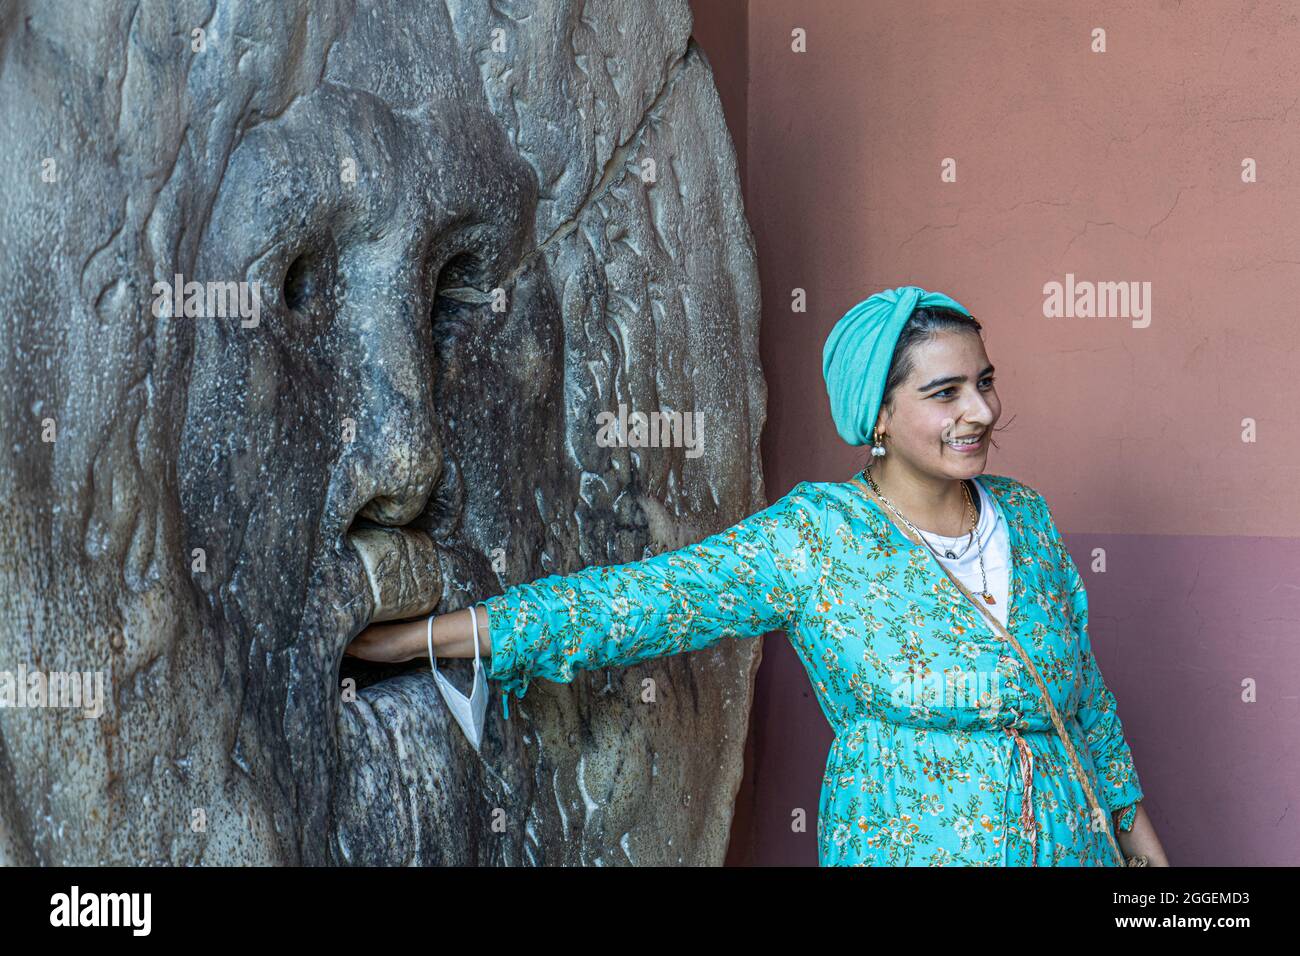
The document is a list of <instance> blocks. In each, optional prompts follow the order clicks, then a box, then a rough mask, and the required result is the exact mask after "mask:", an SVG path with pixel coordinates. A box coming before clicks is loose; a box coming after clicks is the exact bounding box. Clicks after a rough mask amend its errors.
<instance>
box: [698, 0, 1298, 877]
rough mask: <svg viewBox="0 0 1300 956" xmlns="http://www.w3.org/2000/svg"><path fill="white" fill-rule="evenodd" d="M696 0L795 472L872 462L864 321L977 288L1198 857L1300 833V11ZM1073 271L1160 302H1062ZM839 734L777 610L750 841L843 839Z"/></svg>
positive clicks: (1167, 826)
mask: <svg viewBox="0 0 1300 956" xmlns="http://www.w3.org/2000/svg"><path fill="white" fill-rule="evenodd" d="M693 6H694V9H695V12H696V18H697V19H696V39H697V40H698V41H699V42H700V44H701V46H702V48H703V49H704V50H705V53H706V55H708V56H709V59H710V62H711V63H712V65H713V67H714V70H715V72H716V73H717V74H718V77H719V85H720V87H723V102H724V108H725V109H726V111H727V118H728V122H729V124H730V126H731V129H732V132H733V136H735V137H736V140H737V145H738V154H739V155H740V156H741V160H742V163H743V164H744V170H743V179H744V183H745V201H746V209H747V214H748V218H749V222H750V224H751V226H752V228H753V230H754V233H755V239H756V242H757V246H758V254H759V265H760V272H761V281H762V294H763V328H762V341H761V350H762V356H763V362H764V367H765V371H766V375H767V382H768V386H769V407H768V423H767V428H766V430H765V432H764V438H763V442H764V446H763V447H764V458H765V469H766V480H767V491H768V497H769V499H775V498H777V497H779V496H780V495H782V494H784V493H785V492H786V491H788V490H789V489H790V488H791V487H793V486H794V485H795V484H796V483H798V482H799V481H801V480H804V479H808V480H844V479H846V478H847V477H848V476H849V475H850V474H852V473H853V472H854V471H855V470H857V468H858V467H860V466H861V465H862V464H863V462H864V455H865V452H866V450H865V449H862V448H850V447H849V446H847V445H845V444H843V442H841V441H840V439H839V438H838V436H837V435H836V433H835V431H834V427H833V425H832V423H831V419H830V413H829V409H828V407H827V401H826V396H825V392H824V390H823V386H822V380H821V348H822V344H823V342H824V341H825V338H826V335H827V333H828V332H829V330H830V328H831V326H832V325H834V323H835V321H836V320H837V319H838V318H839V316H840V315H842V314H843V313H844V311H845V310H847V309H848V308H849V307H850V306H852V305H853V304H854V303H856V302H858V301H860V300H861V299H863V298H865V297H866V296H868V295H870V294H871V293H873V292H875V291H878V290H879V289H881V288H885V287H891V286H898V285H906V284H915V285H920V286H923V287H925V288H927V289H937V290H940V291H943V292H946V293H947V294H949V295H951V296H953V297H954V298H956V299H958V300H959V301H961V302H962V303H963V304H964V305H966V307H967V308H968V309H970V310H971V311H972V312H973V313H974V314H975V315H976V316H978V317H979V318H980V320H981V322H982V323H983V324H984V326H985V343H986V348H987V349H988V352H989V356H990V359H991V360H992V361H993V363H994V364H995V365H996V366H997V370H998V391H999V394H1000V396H1001V398H1002V403H1003V417H1002V420H1001V422H1000V423H999V424H1000V425H1005V424H1006V423H1007V422H1009V421H1011V420H1012V419H1013V418H1014V422H1013V423H1012V424H1011V426H1010V428H1008V429H1006V430H1005V431H1000V432H999V433H998V437H997V441H998V444H999V445H1000V446H1001V447H1000V449H997V450H994V451H993V453H992V456H991V458H990V462H989V468H988V470H989V472H991V473H994V474H1006V475H1011V476H1013V477H1015V478H1018V479H1020V480H1021V481H1024V482H1026V483H1028V484H1029V485H1031V486H1032V487H1034V488H1037V489H1038V490H1040V491H1041V492H1042V493H1043V494H1044V495H1045V496H1046V498H1047V500H1048V502H1049V504H1050V505H1051V507H1052V510H1053V512H1054V514H1055V517H1056V520H1057V523H1058V524H1059V526H1060V527H1061V529H1062V531H1063V532H1064V533H1065V535H1066V539H1067V542H1068V544H1069V547H1070V549H1071V551H1072V553H1073V554H1074V557H1075V560H1076V562H1077V563H1078V565H1079V567H1080V569H1081V570H1082V571H1083V573H1084V578H1085V582H1086V584H1087V586H1088V592H1089V597H1090V601H1091V608H1092V611H1091V628H1092V638H1093V643H1094V646H1095V647H1096V650H1097V656H1098V659H1099V661H1100V663H1101V667H1102V670H1103V673H1104V675H1105V677H1106V679H1107V683H1108V684H1109V686H1110V688H1111V690H1112V691H1113V692H1114V693H1115V695H1116V698H1117V699H1118V702H1119V712H1120V716H1121V719H1122V720H1123V722H1124V726H1125V729H1126V731H1127V735H1128V738H1129V742H1130V744H1131V745H1132V748H1133V751H1134V755H1135V759H1136V761H1137V768H1138V773H1139V775H1140V777H1141V780H1142V784H1143V787H1144V789H1145V791H1146V794H1147V799H1146V802H1145V805H1146V807H1147V810H1148V812H1149V813H1150V814H1151V816H1152V819H1153V821H1154V823H1155V825H1156V828H1157V830H1158V832H1159V833H1160V836H1161V839H1162V840H1163V842H1164V844H1165V848H1166V850H1167V851H1168V853H1169V856H1170V859H1171V862H1173V863H1174V864H1175V865H1201V864H1242V865H1282V864H1285V865H1294V864H1296V863H1297V862H1300V806H1295V807H1293V806H1292V804H1293V803H1300V801H1298V800H1297V797H1300V760H1297V748H1298V747H1300V744H1297V740H1296V733H1295V731H1296V728H1297V726H1298V724H1300V720H1298V718H1300V481H1298V479H1300V428H1298V427H1297V426H1296V425H1295V423H1294V420H1293V416H1294V414H1295V409H1296V408H1297V407H1300V375H1298V374H1296V370H1297V367H1298V366H1300V362H1298V361H1297V359H1298V358H1300V355H1298V349H1300V331H1298V330H1297V321H1298V319H1297V308H1296V306H1295V304H1294V303H1295V301H1296V299H1297V295H1296V293H1297V291H1298V290H1300V229H1298V228H1297V227H1296V226H1295V209H1296V208H1300V187H1298V186H1297V176H1296V170H1297V168H1298V164H1300V123H1298V121H1300V109H1298V108H1297V93H1296V92H1295V91H1296V90H1298V89H1300V58H1297V57H1296V56H1295V55H1294V52H1293V51H1294V50H1295V49H1297V47H1300V8H1298V7H1296V6H1295V5H1294V4H1292V3H1288V2H1283V0H1261V2H1258V3H1254V4H1241V3H1237V2H1227V0H1209V2H1198V3H1196V4H1191V3H1179V2H1175V0H1168V2H1152V3H1146V4H1130V3H1122V2H1097V3H1088V4H1078V5H1071V4H1049V3H1042V2H1034V0H1024V2H1013V0H999V2H992V0H988V2H975V3H953V2H939V0H909V2H907V3H897V2H889V0H805V2H803V3H800V4H797V5H796V4H790V3H786V2H780V0H750V2H748V3H747V4H746V3H743V2H719V3H715V2H711V0H696V2H695V3H694V4H693ZM794 30H802V31H805V36H806V44H807V52H803V53H796V52H794V51H793V50H792V49H791V44H792V31H794ZM1098 30H1102V31H1104V40H1105V47H1106V48H1105V52H1094V50H1093V47H1094V45H1095V43H1096V42H1097V41H1096V33H1095V31H1098ZM741 111H743V115H742V112H741ZM946 161H949V162H951V163H955V170H956V181H954V182H946V181H944V178H943V172H944V163H945V162H946ZM1244 164H1246V165H1244ZM1247 166H1253V168H1254V171H1255V178H1256V181H1254V182H1247V181H1244V180H1243V172H1244V170H1246V168H1247ZM1067 276H1072V277H1073V281H1074V282H1076V283H1081V282H1084V281H1090V282H1132V283H1137V286H1136V288H1137V289H1139V290H1143V289H1146V288H1149V289H1150V312H1149V314H1148V316H1146V317H1141V316H1139V315H1136V314H1133V313H1132V312H1130V314H1128V315H1122V316H1114V317H1101V318H1087V317H1077V316H1071V317H1060V318H1049V317H1046V316H1045V315H1044V301H1045V296H1044V287H1045V285H1046V284H1047V283H1050V282H1060V283H1066V282H1067V281H1069V280H1068V279H1067ZM1145 283H1150V285H1149V286H1145V285H1144V284H1145ZM795 289H803V290H806V294H807V300H808V311H807V312H806V313H804V312H793V311H792V310H791V306H790V303H791V297H792V292H793V290H795ZM1252 427H1253V435H1252V434H1251V433H1250V429H1251V428H1252ZM1243 436H1244V437H1243ZM1094 549H1105V554H1106V563H1107V570H1106V571H1105V573H1095V572H1092V571H1091V570H1090V569H1091V566H1092V563H1093V562H1092V556H1093V553H1094ZM1249 684H1253V685H1254V687H1255V697H1256V699H1255V700H1254V701H1253V702H1247V701H1246V700H1243V696H1244V695H1245V685H1249ZM830 741H831V732H830V729H829V727H828V726H827V725H826V722H825V719H824V718H823V717H822V715H821V713H820V711H819V710H818V708H817V705H816V703H815V702H814V700H813V698H812V694H811V690H810V688H809V687H808V684H807V677H806V675H805V674H804V671H803V668H802V667H801V665H800V664H799V661H798V659H797V658H796V656H795V655H794V653H793V651H792V650H791V649H790V647H789V645H788V643H787V642H786V641H785V639H784V637H783V636H774V637H771V638H769V639H768V640H767V643H766V650H765V653H764V660H763V664H762V667H761V668H760V671H759V685H758V692H757V696H756V701H755V712H754V715H753V722H752V727H751V740H750V749H749V751H748V758H747V770H746V780H745V785H744V787H743V788H742V792H741V796H740V799H739V802H738V807H737V817H736V824H735V827H734V829H733V841H732V850H731V853H730V856H729V861H730V862H733V863H742V864H783V863H793V864H809V865H813V864H815V863H816V846H815V819H816V817H815V814H816V808H817V797H818V792H819V788H820V785H821V776H822V770H823V767H824V762H825V757H826V751H827V747H828V746H829V744H830ZM799 808H802V809H804V810H805V811H806V812H807V816H808V820H809V826H808V830H807V832H802V833H801V832H792V828H791V818H792V813H793V812H794V811H795V810H796V809H799Z"/></svg>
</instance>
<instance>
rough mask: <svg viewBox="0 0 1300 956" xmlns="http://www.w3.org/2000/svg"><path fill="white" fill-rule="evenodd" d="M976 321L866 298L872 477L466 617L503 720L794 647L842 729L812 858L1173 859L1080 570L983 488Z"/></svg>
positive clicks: (1041, 505) (953, 861)
mask: <svg viewBox="0 0 1300 956" xmlns="http://www.w3.org/2000/svg"><path fill="white" fill-rule="evenodd" d="M979 330H980V326H979V323H977V322H976V321H975V320H974V319H973V318H972V317H970V315H969V314H968V313H967V312H966V310H965V309H964V308H962V307H961V306H960V304H958V303H956V302H955V301H954V300H951V299H949V298H948V297H946V296H942V295H940V294H937V293H927V292H925V291H924V290H921V289H918V288H917V287H915V286H907V287H903V288H900V289H893V290H887V291H886V292H882V293H879V294H878V295H876V296H873V297H871V299H868V300H866V302H864V303H860V304H859V306H856V307H855V308H854V309H853V310H851V311H850V312H849V313H848V314H847V315H846V316H845V318H844V319H843V320H841V323H840V324H839V325H837V326H836V329H835V331H834V332H833V333H832V334H831V337H830V339H829V340H828V342H827V349H826V353H825V363H824V371H825V373H826V379H827V387H828V389H829V390H830V393H831V408H832V412H833V413H834V415H835V418H836V427H837V429H838V430H839V432H840V434H841V436H843V437H845V439H846V440H848V441H849V442H850V444H856V445H860V444H864V443H865V442H866V441H867V439H868V436H872V437H874V445H873V447H872V455H871V458H872V462H873V464H872V465H871V466H870V467H869V468H864V469H863V471H862V472H861V473H860V476H857V477H855V478H854V479H853V480H850V481H843V482H811V481H803V482H800V483H799V484H798V485H796V486H795V488H794V489H793V490H791V491H790V492H789V493H788V494H786V495H785V496H784V497H782V498H781V499H779V500H778V501H776V502H775V503H773V504H772V505H770V506H768V507H767V508H765V509H764V510H762V511H760V512H758V513H756V514H753V515H750V516H749V517H748V518H745V519H744V520H743V521H741V522H739V523H737V524H736V525H734V526H732V527H730V528H727V529H725V530H723V531H720V532H718V533H716V534H713V535H711V536H709V537H707V538H705V539H704V540H702V541H700V542H698V543H696V544H692V545H688V546H687V547H684V548H680V549H678V550H676V551H671V552H668V553H665V554H660V555H657V556H655V557H652V558H649V559H647V560H644V561H637V562H632V563H629V564H623V565H618V566H614V567H588V568H584V569H583V570H581V571H578V572H576V573H574V574H568V575H558V574H557V575H550V576H548V577H545V578H542V579H540V580H537V581H534V582H531V583H521V584H516V585H514V586H512V587H509V588H507V589H506V590H505V592H504V593H503V594H501V595H498V596H495V597H490V598H487V599H486V600H483V601H481V602H479V605H480V606H481V607H482V608H483V609H484V610H485V611H486V613H485V614H481V615H477V618H478V621H477V623H478V627H479V632H478V637H479V639H480V653H490V654H491V670H490V676H491V677H492V678H493V679H495V680H497V681H499V682H501V683H502V684H503V689H504V691H505V694H504V697H503V706H505V707H506V710H505V715H506V716H507V717H508V716H509V710H508V700H509V695H510V693H511V692H512V691H513V692H514V693H515V694H516V696H517V697H519V698H523V697H524V695H525V693H526V690H527V688H528V685H529V683H530V681H531V680H533V679H535V678H543V679H546V680H550V681H556V682H560V683H568V682H570V681H572V680H573V679H574V678H575V676H576V674H577V673H578V672H579V671H584V670H594V669H599V668H606V667H628V666H631V665H634V664H639V663H643V662H646V661H649V660H652V659H654V658H659V657H666V656H670V655H674V654H679V653H682V652H684V651H699V650H704V649H706V648H709V647H711V646H713V645H715V644H717V643H719V642H720V641H722V640H724V639H726V638H749V637H758V636H761V635H763V634H766V633H769V632H772V631H777V630H782V631H784V632H785V633H786V634H787V635H788V637H789V638H790V641H791V644H792V646H793V647H794V649H795V650H796V652H797V653H798V654H799V657H800V659H801V660H802V662H803V665H804V668H805V671H806V672H807V675H808V678H809V681H810V682H811V684H812V687H813V688H814V690H815V691H816V695H817V700H818V703H819V705H820V706H821V709H822V712H823V713H824V715H825V716H826V719H827V721H828V722H829V723H830V725H831V726H832V727H833V728H834V730H835V740H834V743H833V744H832V746H831V750H830V753H829V755H828V759H827V763H826V770H825V774H824V777H823V783H824V785H823V789H822V795H821V801H820V806H819V812H818V822H817V845H818V858H819V861H820V863H821V864H822V865H859V866H882V865H883V866H906V865H966V866H1114V865H1122V854H1119V852H1118V851H1119V844H1120V843H1122V844H1123V849H1124V850H1125V851H1127V852H1129V853H1142V854H1146V855H1147V856H1148V857H1150V859H1151V862H1152V863H1154V864H1156V865H1162V864H1166V865H1167V861H1166V860H1165V859H1164V855H1163V850H1162V849H1161V847H1160V844H1159V841H1158V839H1156V837H1155V834H1154V831H1153V830H1152V829H1151V828H1150V825H1149V821H1147V820H1146V819H1145V817H1144V815H1143V814H1142V813H1141V810H1140V807H1139V806H1138V804H1139V802H1140V801H1141V799H1142V797H1143V791H1142V788H1141V786H1140V784H1139V782H1138V776H1137V771H1136V769H1135V767H1134V764H1133V758H1132V753H1131V751H1130V749H1129V746H1128V743H1127V741H1126V740H1125V737H1124V732H1123V727H1122V725H1121V723H1120V720H1119V716H1118V713H1117V710H1116V704H1115V698H1114V697H1113V696H1112V695H1111V693H1110V691H1109V690H1108V689H1107V687H1106V684H1105V682H1104V680H1103V679H1102V676H1101V671H1100V669H1099V667H1098V664H1097V660H1096V658H1095V656H1094V655H1093V652H1092V647H1091V642H1090V640H1089V636H1088V630H1087V623H1088V606H1087V592H1086V590H1085V588H1084V585H1083V582H1082V580H1081V577H1080V575H1079V571H1078V568H1077V567H1076V566H1075V564H1074V561H1073V559H1072V558H1071V557H1070V554H1069V552H1068V551H1067V550H1066V548H1065V545H1064V543H1063V540H1062V537H1061V534H1060V532H1059V530H1058V529H1057V527H1056V524H1055V522H1054V521H1053V519H1052V516H1051V512H1050V510H1049V509H1048V507H1047V503H1046V501H1045V500H1044V499H1043V497H1042V496H1041V495H1040V494H1039V493H1038V492H1037V491H1034V490H1033V489H1032V488H1030V487H1028V486H1027V485H1025V484H1023V483H1021V482H1019V481H1017V480H1016V479H1014V478H1010V477H1005V476H998V475H989V474H985V473H984V469H985V463H986V458H987V454H988V445H989V443H990V441H991V432H992V430H993V427H994V425H995V424H996V422H997V421H998V419H999V417H1000V415H1001V410H1002V409H1001V403H1000V402H999V400H998V396H997V393H996V391H995V390H994V387H993V366H992V364H991V363H990V362H989V359H988V356H987V354H986V353H985V351H984V345H983V341H982V339H981V337H980V335H979ZM976 502H979V503H980V505H979V506H977V504H976ZM958 584H959V585H960V586H958ZM963 588H964V589H966V590H967V591H969V592H970V594H969V595H968V594H965V593H963V590H962V589H963ZM968 598H969V599H968ZM977 602H978V603H977ZM985 610H987V611H988V613H989V614H990V615H991V618H987V617H985V616H984V611H985ZM372 631H375V632H376V633H371V632H372ZM432 631H433V647H434V651H433V652H434V654H435V655H436V656H447V657H470V656H473V654H474V643H473V640H472V638H471V629H470V615H469V613H468V611H466V610H460V611H457V612H455V613H454V614H449V615H442V616H440V617H438V618H436V619H435V620H434V622H433V629H432ZM1008 638H1009V639H1008ZM424 640H425V629H424V626H423V624H422V623H421V622H415V623H413V624H410V625H392V626H389V627H388V628H387V629H385V630H376V629H375V628H372V629H370V630H368V631H367V632H364V633H363V634H362V635H361V636H360V637H359V638H358V640H357V642H355V644H354V648H350V649H349V651H350V652H353V653H358V654H362V655H365V654H370V655H378V656H377V657H375V658H372V659H383V658H382V656H383V655H391V656H389V657H388V658H387V659H390V660H409V659H413V658H415V657H418V656H421V655H422V654H427V653H428V652H427V651H426V650H425V649H424ZM1039 675H1042V676H1041V677H1040V676H1039ZM936 688H939V689H940V690H939V692H937V691H936ZM1049 701H1050V705H1049ZM1058 720H1059V721H1060V727H1059V729H1058V727H1057V721H1058ZM1067 742H1068V743H1067ZM1076 759H1077V761H1078V765H1077V769H1075V761H1076ZM1094 797H1095V798H1096V801H1097V806H1096V809H1097V810H1101V811H1102V812H1101V814H1100V815H1101V817H1103V818H1104V819H1097V817H1098V814H1097V813H1095V812H1094V810H1093V809H1092V807H1091V804H1092V801H1093V798H1094ZM1139 821H1140V826H1136V824H1138V822H1139ZM1117 833H1118V837H1117V836H1116V834H1117ZM1117 841H1118V842H1117Z"/></svg>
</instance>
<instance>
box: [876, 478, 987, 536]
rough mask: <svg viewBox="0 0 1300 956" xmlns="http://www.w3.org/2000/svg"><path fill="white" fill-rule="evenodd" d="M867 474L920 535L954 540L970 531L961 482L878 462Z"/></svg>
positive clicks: (968, 515)
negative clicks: (890, 466)
mask: <svg viewBox="0 0 1300 956" xmlns="http://www.w3.org/2000/svg"><path fill="white" fill-rule="evenodd" d="M869 473H870V475H871V478H872V480H873V481H875V483H876V487H877V488H879V489H880V493H881V494H882V495H884V496H885V497H886V498H888V499H889V500H890V501H891V502H893V504H894V507H895V508H897V509H898V510H899V511H901V512H902V513H903V515H904V516H905V517H906V518H907V520H908V521H910V522H912V524H914V525H916V527H918V528H920V529H921V530H922V531H930V532H933V533H934V534H939V535H943V536H944V537H948V538H954V537H957V536H958V535H963V534H966V533H967V532H969V531H970V530H971V521H970V512H969V510H968V509H967V506H966V492H965V491H963V490H962V482H961V479H958V478H943V477H934V476H932V475H920V474H918V473H916V472H915V471H911V470H903V469H900V468H889V467H888V466H884V465H882V464H881V463H879V462H877V463H875V464H873V465H871V466H870V467H869ZM975 493H976V492H975V491H972V500H973V499H974V495H975ZM977 514H978V509H977Z"/></svg>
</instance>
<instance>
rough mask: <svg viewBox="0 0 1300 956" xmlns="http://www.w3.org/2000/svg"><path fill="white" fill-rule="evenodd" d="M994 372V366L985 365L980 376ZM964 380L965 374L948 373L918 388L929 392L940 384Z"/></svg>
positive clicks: (919, 390)
mask: <svg viewBox="0 0 1300 956" xmlns="http://www.w3.org/2000/svg"><path fill="white" fill-rule="evenodd" d="M992 373H993V366H992V365H986V366H984V368H982V369H981V370H980V373H979V376H978V377H979V378H983V377H984V376H985V375H991V374H992ZM964 381H966V376H965V375H948V376H946V377H944V378H936V379H934V380H932V381H929V382H926V383H925V384H924V385H921V386H918V387H917V389H916V390H917V391H918V392H928V391H929V390H930V389H932V388H938V387H939V386H940V385H950V384H953V383H958V382H964Z"/></svg>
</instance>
